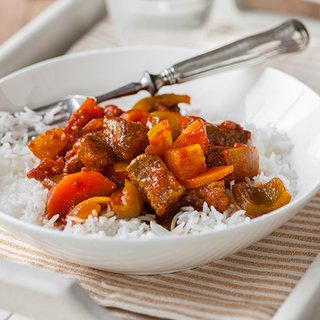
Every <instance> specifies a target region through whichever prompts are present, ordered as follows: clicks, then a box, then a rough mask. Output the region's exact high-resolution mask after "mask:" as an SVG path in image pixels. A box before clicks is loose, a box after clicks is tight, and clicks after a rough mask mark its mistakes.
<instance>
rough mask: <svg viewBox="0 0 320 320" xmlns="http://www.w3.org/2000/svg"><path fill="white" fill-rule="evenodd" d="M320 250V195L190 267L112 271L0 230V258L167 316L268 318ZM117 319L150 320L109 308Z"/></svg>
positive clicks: (105, 299) (102, 299) (106, 300)
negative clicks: (250, 241)
mask: <svg viewBox="0 0 320 320" xmlns="http://www.w3.org/2000/svg"><path fill="white" fill-rule="evenodd" d="M318 252H320V193H319V194H318V195H317V196H316V197H314V198H313V200H312V201H311V202H310V203H309V204H308V205H307V206H306V207H305V208H304V209H303V210H302V211H301V212H300V213H299V214H298V215H297V216H295V217H294V218H293V219H291V220H290V221H289V222H287V223H286V224H285V225H284V226H282V227H281V228H280V229H278V230H277V231H275V232H274V233H273V234H271V235H270V236H268V237H267V238H265V239H263V240H261V241H260V242H258V243H256V244H254V245H253V246H251V247H249V248H247V249H245V250H243V251H241V252H238V253H236V254H233V255H232V256H229V257H228V258H225V259H223V260H219V261H217V262H213V263H211V264H208V265H205V266H202V267H198V268H196V269H193V270H189V271H184V272H178V273H174V274H164V275H155V276H131V275H121V274H113V273H108V272H105V271H100V270H95V269H92V268H88V267H83V266H79V265H76V264H74V263H70V262H66V261H64V260H61V259H57V258H55V257H52V256H50V255H49V254H46V253H43V252H41V251H39V250H37V249H35V248H33V247H32V246H30V245H28V244H26V243H24V242H22V241H20V240H19V239H18V238H16V237H14V236H13V235H12V234H9V233H8V232H6V231H4V230H2V229H0V257H1V258H4V259H9V260H13V261H16V262H20V263H25V264H31V265H33V266H36V267H39V268H42V269H46V270H51V271H55V272H59V273H63V274H64V275H66V276H68V277H72V278H75V279H77V280H78V281H79V283H80V284H81V285H82V286H83V287H84V288H85V289H86V290H87V291H88V292H89V293H90V294H91V296H92V297H93V298H94V299H95V300H96V301H97V302H98V303H100V304H101V305H104V306H111V307H114V308H119V309H124V310H128V311H132V312H137V313H140V314H145V315H150V316H156V317H162V318H165V319H179V320H180V319H181V320H182V319H221V320H222V319H224V320H226V319H255V320H266V319H270V318H271V317H272V315H273V314H274V313H275V312H276V310H277V309H278V308H279V307H280V305H281V304H282V302H283V301H284V300H285V299H286V297H287V296H288V294H289V293H290V291H291V290H292V289H293V288H294V287H295V285H296V284H297V282H298V281H299V280H300V278H301V277H302V275H303V274H304V273H305V271H306V270H307V268H308V266H309V265H310V264H311V262H312V261H313V259H314V258H315V256H316V255H317V253H318ZM112 312H114V313H116V315H117V317H119V318H120V319H147V318H144V317H142V316H137V315H134V314H132V313H127V314H123V313H122V312H121V311H118V310H117V311H115V310H112Z"/></svg>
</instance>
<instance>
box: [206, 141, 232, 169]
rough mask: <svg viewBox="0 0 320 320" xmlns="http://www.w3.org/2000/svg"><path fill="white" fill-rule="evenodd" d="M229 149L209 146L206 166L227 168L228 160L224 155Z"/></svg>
mask: <svg viewBox="0 0 320 320" xmlns="http://www.w3.org/2000/svg"><path fill="white" fill-rule="evenodd" d="M227 149H229V148H228V147H220V146H214V145H212V144H210V145H209V147H208V150H207V154H206V165H207V167H208V168H211V167H215V166H225V165H227V162H226V159H225V157H224V155H223V153H222V151H223V150H227Z"/></svg>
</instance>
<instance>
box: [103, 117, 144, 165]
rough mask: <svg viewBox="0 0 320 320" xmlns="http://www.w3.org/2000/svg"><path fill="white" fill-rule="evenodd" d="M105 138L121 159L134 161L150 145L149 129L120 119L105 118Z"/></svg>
mask: <svg viewBox="0 0 320 320" xmlns="http://www.w3.org/2000/svg"><path fill="white" fill-rule="evenodd" d="M104 127H105V137H106V141H107V143H108V144H109V145H110V146H111V147H112V149H113V151H114V153H115V154H116V156H117V157H118V158H119V159H122V160H132V159H133V158H135V157H136V156H137V155H138V154H140V153H143V152H144V150H145V148H146V147H147V145H148V136H147V132H148V129H147V128H145V127H144V126H142V125H140V124H138V123H134V122H131V121H126V120H123V119H120V118H114V119H111V118H107V117H106V118H105V120H104Z"/></svg>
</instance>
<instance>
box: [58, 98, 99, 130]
mask: <svg viewBox="0 0 320 320" xmlns="http://www.w3.org/2000/svg"><path fill="white" fill-rule="evenodd" d="M103 115H104V112H103V109H102V108H100V107H99V106H97V102H96V100H95V99H92V98H89V97H88V98H87V99H86V100H85V101H84V102H83V103H82V105H81V106H80V108H79V109H77V110H76V111H75V112H74V113H73V114H72V115H71V118H70V119H69V121H68V123H67V124H66V126H65V127H64V129H63V131H64V133H65V134H66V135H67V136H70V135H79V134H80V133H81V130H82V128H83V127H84V126H85V125H86V124H88V123H89V122H90V121H91V120H92V119H95V118H102V117H103Z"/></svg>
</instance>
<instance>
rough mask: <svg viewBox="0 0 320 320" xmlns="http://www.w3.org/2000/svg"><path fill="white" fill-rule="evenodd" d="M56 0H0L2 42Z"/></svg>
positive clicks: (0, 40)
mask: <svg viewBox="0 0 320 320" xmlns="http://www.w3.org/2000/svg"><path fill="white" fill-rule="evenodd" d="M53 1H54V0H0V44H1V43H3V42H4V41H5V40H7V39H8V38H9V37H10V36H12V35H13V34H14V33H15V32H17V31H18V30H19V29H20V28H22V27H23V26H24V25H25V24H26V23H27V22H28V21H30V20H31V19H32V18H34V17H35V16H37V15H38V14H39V13H40V12H41V11H43V10H44V9H45V8H47V7H48V6H49V5H50V4H51V3H52V2H53Z"/></svg>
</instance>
